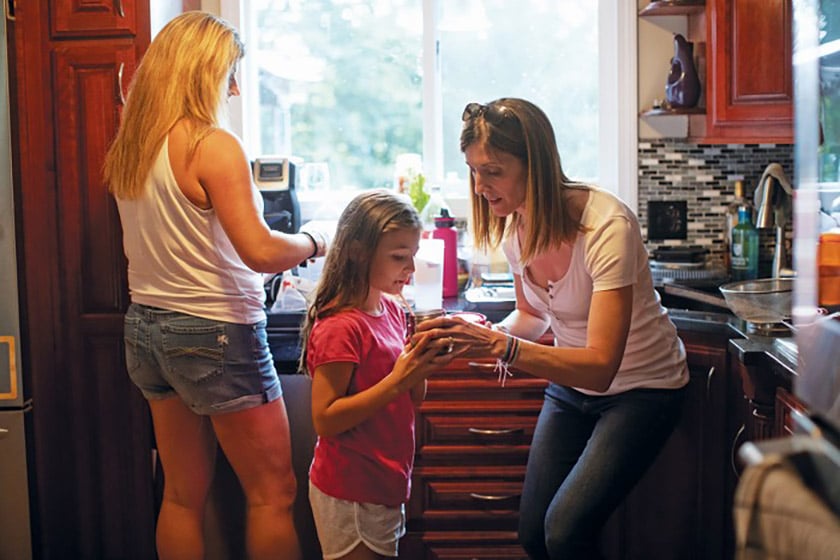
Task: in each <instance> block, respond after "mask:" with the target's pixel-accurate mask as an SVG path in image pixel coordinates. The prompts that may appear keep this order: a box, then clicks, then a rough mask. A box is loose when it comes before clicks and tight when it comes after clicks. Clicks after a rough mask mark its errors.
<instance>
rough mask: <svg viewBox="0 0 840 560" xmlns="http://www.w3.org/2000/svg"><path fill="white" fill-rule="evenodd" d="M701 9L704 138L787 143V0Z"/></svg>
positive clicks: (714, 3) (712, 2)
mask: <svg viewBox="0 0 840 560" xmlns="http://www.w3.org/2000/svg"><path fill="white" fill-rule="evenodd" d="M706 9H707V19H708V23H707V36H708V43H707V44H708V47H707V48H708V49H710V50H711V53H710V55H709V56H708V64H709V68H708V72H707V73H708V87H707V109H706V115H707V130H706V136H707V137H709V138H710V139H717V140H720V141H726V140H728V141H730V142H743V143H749V142H751V141H752V142H759V141H760V142H775V143H792V142H793V51H792V37H791V35H792V3H791V0H707V8H706Z"/></svg>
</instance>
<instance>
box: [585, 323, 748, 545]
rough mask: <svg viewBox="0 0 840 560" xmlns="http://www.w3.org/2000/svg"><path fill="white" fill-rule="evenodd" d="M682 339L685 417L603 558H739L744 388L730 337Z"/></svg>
mask: <svg viewBox="0 0 840 560" xmlns="http://www.w3.org/2000/svg"><path fill="white" fill-rule="evenodd" d="M680 337H681V338H682V339H683V342H684V343H685V346H686V354H687V361H688V366H689V376H690V377H689V384H688V387H687V394H686V400H685V405H684V407H683V412H682V416H681V418H680V421H679V423H678V424H677V426H676V428H675V429H674V432H673V433H672V434H671V436H670V438H669V439H668V441H667V442H666V444H665V447H664V448H663V449H662V451H661V452H660V454H659V456H658V457H657V458H656V460H655V461H654V463H653V464H652V465H651V467H650V469H649V470H648V471H647V472H646V473H645V475H644V477H643V478H642V480H641V481H639V483H638V484H637V486H636V487H635V488H634V489H633V491H632V492H631V493H630V495H629V496H628V497H627V498H626V499H625V501H624V502H623V503H622V505H621V506H620V507H619V509H618V510H617V511H616V512H615V513H614V514H613V516H612V517H611V519H610V520H609V522H608V524H607V526H606V527H605V529H604V533H603V535H602V541H603V547H602V552H603V554H604V555H605V556H606V557H607V558H609V559H612V560H619V559H626V558H645V559H650V560H657V559H662V560H666V559H672V558H681V559H682V558H685V559H692V558H694V559H707V560H720V559H722V558H730V557H731V556H732V553H733V550H734V548H733V545H732V535H730V533H731V532H732V530H731V526H732V522H731V504H732V496H733V492H734V487H735V473H734V471H733V470H732V462H731V453H732V452H733V451H734V450H733V449H732V442H733V441H734V440H735V438H736V434H737V433H738V429H739V427H740V425H741V422H742V416H743V409H744V408H745V402H744V400H743V398H742V394H741V392H740V386H739V383H740V380H739V379H738V377H737V376H735V375H733V374H732V372H730V371H729V367H728V354H727V341H728V335H727V332H726V331H725V330H724V331H723V332H721V333H720V334H715V335H709V334H704V333H695V332H690V331H689V332H680Z"/></svg>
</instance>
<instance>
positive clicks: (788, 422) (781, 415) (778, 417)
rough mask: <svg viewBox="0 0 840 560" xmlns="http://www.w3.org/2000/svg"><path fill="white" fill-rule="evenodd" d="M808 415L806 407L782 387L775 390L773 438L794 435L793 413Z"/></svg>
mask: <svg viewBox="0 0 840 560" xmlns="http://www.w3.org/2000/svg"><path fill="white" fill-rule="evenodd" d="M794 410H795V411H797V412H801V413H802V414H808V409H807V407H806V406H805V405H804V404H802V401H800V400H799V399H797V398H796V397H795V396H794V395H793V394H791V392H790V391H788V390H787V389H785V388H783V387H779V388H778V389H777V390H776V414H775V429H774V430H773V437H777V438H780V437H785V436H791V435H793V434H794V433H795V431H794V428H795V426H794V423H793V417H792V415H793V411H794Z"/></svg>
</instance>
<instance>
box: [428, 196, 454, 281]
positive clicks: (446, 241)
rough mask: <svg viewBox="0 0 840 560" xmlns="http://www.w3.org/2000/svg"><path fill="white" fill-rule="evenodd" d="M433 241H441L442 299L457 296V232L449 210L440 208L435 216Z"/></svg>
mask: <svg viewBox="0 0 840 560" xmlns="http://www.w3.org/2000/svg"><path fill="white" fill-rule="evenodd" d="M432 237H433V238H435V239H443V297H454V296H457V295H458V230H456V229H455V218H453V217H452V216H450V215H449V210H447V209H446V208H441V210H440V216H435V230H434V231H433V232H432Z"/></svg>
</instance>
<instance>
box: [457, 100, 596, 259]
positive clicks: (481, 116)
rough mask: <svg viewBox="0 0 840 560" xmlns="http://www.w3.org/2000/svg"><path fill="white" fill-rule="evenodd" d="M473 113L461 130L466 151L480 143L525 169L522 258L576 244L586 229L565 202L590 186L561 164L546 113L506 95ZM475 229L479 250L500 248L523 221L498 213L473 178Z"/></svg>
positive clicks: (471, 186) (529, 103)
mask: <svg viewBox="0 0 840 560" xmlns="http://www.w3.org/2000/svg"><path fill="white" fill-rule="evenodd" d="M479 107H480V109H478V110H476V111H475V112H474V113H473V114H468V113H467V112H466V111H465V118H464V125H463V128H462V130H461V151H462V152H463V151H465V150H466V149H467V148H468V147H469V146H471V145H472V144H475V143H481V144H483V145H484V146H485V147H487V148H488V149H490V150H495V151H499V152H506V153H508V154H511V155H513V156H514V157H516V158H518V159H519V160H520V161H522V163H523V164H524V165H525V170H526V172H527V179H526V185H525V213H526V215H527V216H528V220H525V231H524V232H523V235H522V236H521V237H520V243H521V250H522V260H523V262H526V263H527V262H528V261H529V260H531V259H532V258H533V257H534V256H536V255H537V254H539V253H541V252H543V251H546V250H548V249H549V248H552V247H557V246H558V245H559V244H560V243H562V242H564V241H571V240H572V239H574V237H575V236H576V235H577V233H578V232H582V231H585V230H586V229H585V227H584V226H583V225H582V224H581V223H580V221H579V220H577V219H575V218H574V217H573V215H572V213H571V211H570V208H568V206H567V205H566V204H565V203H564V201H565V197H564V196H563V193H564V191H565V190H567V189H569V188H587V187H586V185H584V184H582V183H578V182H575V181H572V180H571V179H569V178H568V177H567V176H566V174H565V173H564V172H563V167H562V166H561V165H560V154H559V152H558V150H557V142H556V140H555V137H554V129H553V128H552V127H551V122H550V121H549V119H548V117H547V116H546V114H545V113H544V112H543V111H542V110H541V109H540V108H539V107H537V106H536V105H534V104H533V103H531V102H530V101H526V100H524V99H517V98H511V97H504V98H501V99H497V100H495V101H491V102H490V103H488V104H486V105H482V106H479ZM470 195H471V199H472V218H473V219H472V228H473V237H474V240H475V243H476V244H477V245H478V247H479V248H486V247H496V246H498V245H499V243H501V242H502V239H504V236H505V235H506V233H507V232H509V231H512V228H516V227H518V225H519V223H520V217H519V214H518V213H514V214H513V215H512V217H511V219H510V220H508V219H507V217H500V216H496V215H495V214H493V212H492V211H491V210H490V205H489V204H488V202H487V200H485V199H484V197H483V196H480V195H477V194H476V193H475V181H474V179H473V176H472V174H470Z"/></svg>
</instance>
